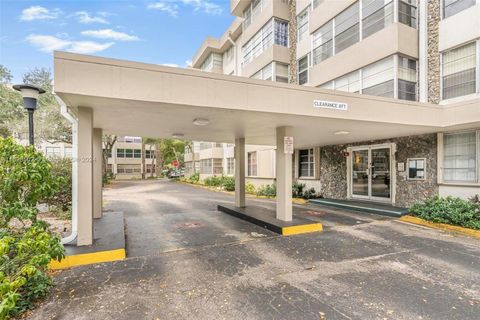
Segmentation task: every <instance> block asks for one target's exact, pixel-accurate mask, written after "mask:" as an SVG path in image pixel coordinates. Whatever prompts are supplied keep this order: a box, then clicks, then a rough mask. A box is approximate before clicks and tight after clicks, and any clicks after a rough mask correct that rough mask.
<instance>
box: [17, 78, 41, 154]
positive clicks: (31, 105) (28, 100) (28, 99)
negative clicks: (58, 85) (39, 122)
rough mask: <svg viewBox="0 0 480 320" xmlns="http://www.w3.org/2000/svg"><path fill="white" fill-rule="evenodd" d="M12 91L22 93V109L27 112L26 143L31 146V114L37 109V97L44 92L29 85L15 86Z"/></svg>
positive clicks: (32, 140) (32, 141)
mask: <svg viewBox="0 0 480 320" xmlns="http://www.w3.org/2000/svg"><path fill="white" fill-rule="evenodd" d="M13 89H15V90H17V91H20V92H21V93H22V97H23V107H24V108H25V109H27V111H28V141H29V142H30V145H31V146H33V144H34V138H33V112H34V111H35V109H37V99H38V95H39V94H42V93H45V90H43V89H42V88H39V87H36V86H32V85H30V84H16V85H14V86H13Z"/></svg>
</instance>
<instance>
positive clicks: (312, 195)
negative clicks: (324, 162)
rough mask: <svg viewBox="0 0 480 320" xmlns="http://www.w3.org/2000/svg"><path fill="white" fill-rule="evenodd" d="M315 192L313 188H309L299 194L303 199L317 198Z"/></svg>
mask: <svg viewBox="0 0 480 320" xmlns="http://www.w3.org/2000/svg"><path fill="white" fill-rule="evenodd" d="M317 197H318V196H317V192H316V191H315V188H313V187H312V188H310V189H308V190H305V191H304V192H303V194H302V196H301V198H303V199H307V200H308V199H315V198H317Z"/></svg>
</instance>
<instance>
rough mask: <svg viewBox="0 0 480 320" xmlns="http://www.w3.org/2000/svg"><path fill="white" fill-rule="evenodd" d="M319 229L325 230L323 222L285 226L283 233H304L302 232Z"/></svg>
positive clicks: (287, 234)
mask: <svg viewBox="0 0 480 320" xmlns="http://www.w3.org/2000/svg"><path fill="white" fill-rule="evenodd" d="M317 231H323V225H322V224H321V223H310V224H302V225H299V226H291V227H283V228H282V235H284V236H290V235H293V234H302V233H309V232H317Z"/></svg>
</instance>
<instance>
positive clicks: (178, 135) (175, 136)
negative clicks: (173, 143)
mask: <svg viewBox="0 0 480 320" xmlns="http://www.w3.org/2000/svg"><path fill="white" fill-rule="evenodd" d="M183 136H184V134H183V133H173V134H172V137H174V138H175V139H181V138H183Z"/></svg>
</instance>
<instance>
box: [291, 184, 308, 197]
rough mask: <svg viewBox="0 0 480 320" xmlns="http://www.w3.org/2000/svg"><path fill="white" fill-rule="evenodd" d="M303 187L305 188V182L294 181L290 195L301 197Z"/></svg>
mask: <svg viewBox="0 0 480 320" xmlns="http://www.w3.org/2000/svg"><path fill="white" fill-rule="evenodd" d="M303 189H305V183H298V182H294V183H293V184H292V197H294V198H301V197H303Z"/></svg>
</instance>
